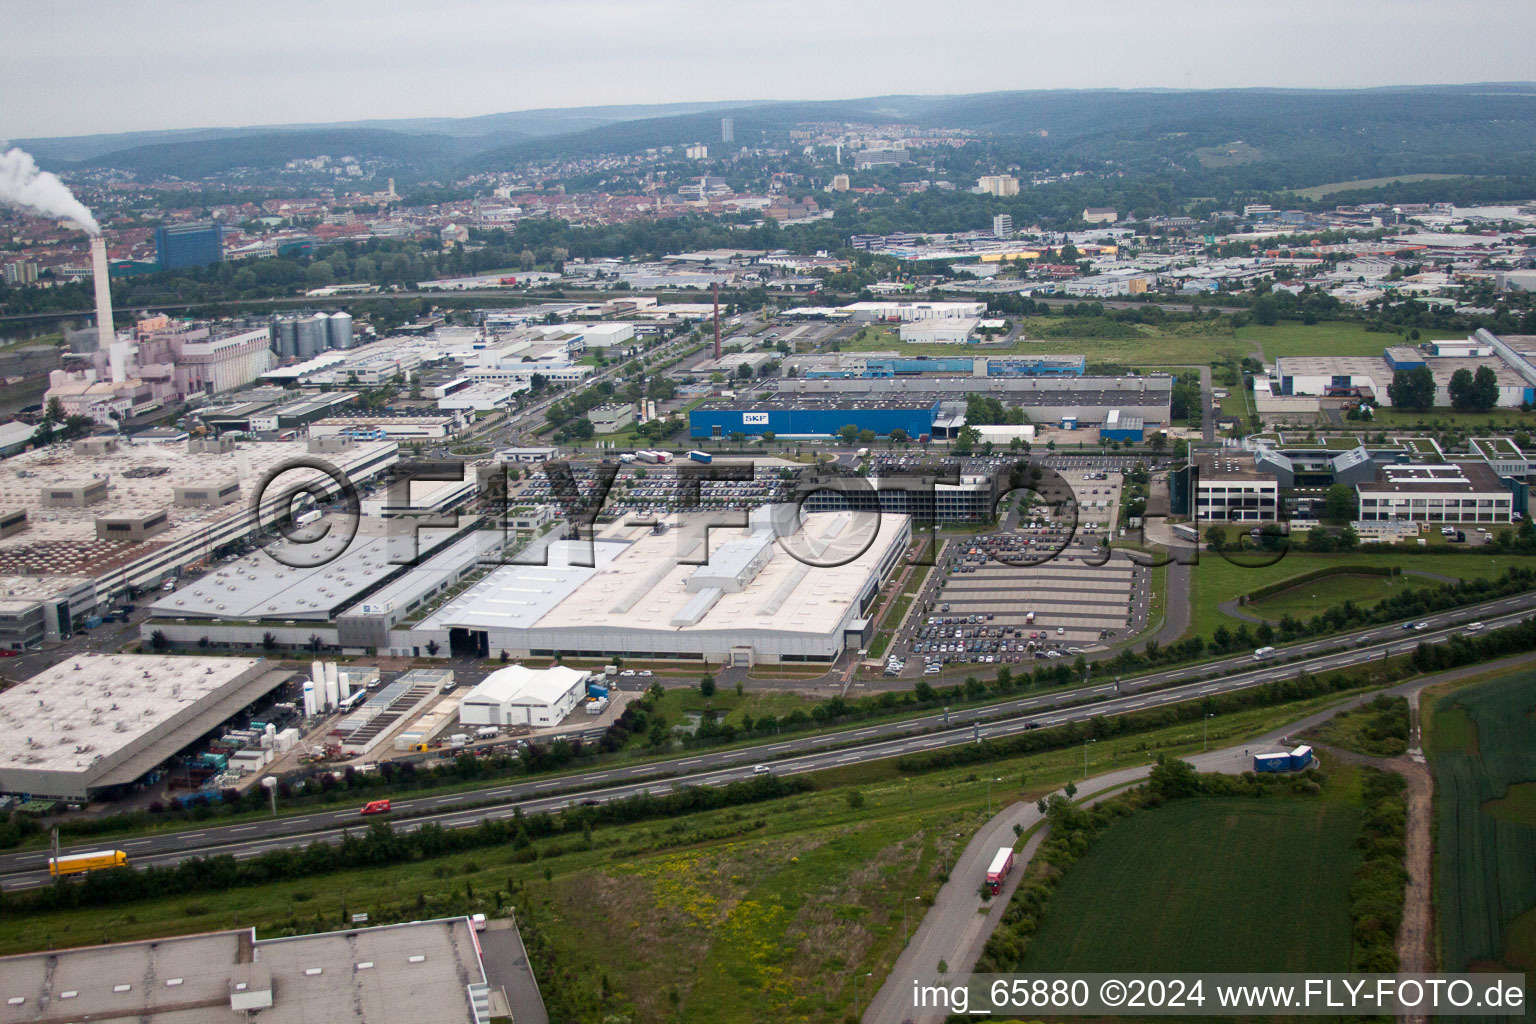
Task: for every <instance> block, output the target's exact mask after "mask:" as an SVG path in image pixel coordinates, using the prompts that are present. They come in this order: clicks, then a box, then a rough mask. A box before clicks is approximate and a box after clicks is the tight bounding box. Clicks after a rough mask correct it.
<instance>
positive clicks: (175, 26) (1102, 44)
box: [0, 0, 1536, 139]
mask: <svg viewBox="0 0 1536 1024" xmlns="http://www.w3.org/2000/svg"><path fill="white" fill-rule="evenodd" d="M0 24H3V25H4V26H5V30H6V31H5V35H6V41H5V46H4V56H3V59H0V139H3V138H22V137H29V136H56V135H79V134H90V133H96V132H116V131H135V130H144V129H162V128H191V127H205V126H216V125H252V124H283V123H298V122H312V121H343V120H357V119H363V118H391V117H422V116H464V115H474V114H487V113H496V112H499V111H506V110H525V109H530V108H535V107H570V106H586V105H593V104H612V103H661V102H673V101H687V100H734V99H741V100H756V99H763V100H769V99H838V98H852V97H859V96H872V95H879V94H883V93H965V92H983V91H990V90H998V89H1047V88H1137V87H1148V86H1152V87H1170V88H1196V89H1201V88H1221V87H1230V86H1293V87H1356V86H1375V85H1397V84H1409V83H1412V84H1423V83H1442V82H1488V81H1526V80H1530V79H1533V78H1536V53H1533V50H1532V47H1531V44H1532V41H1533V39H1536V32H1533V29H1536V3H1532V2H1531V0H1449V2H1447V0H1285V2H1278V0H1165V2H1164V0H1089V2H1082V3H1074V2H1068V0H1049V2H1037V0H958V2H957V0H880V2H867V0H782V2H769V0H714V2H711V3H697V2H693V0H632V2H619V0H545V2H539V3H528V2H523V0H501V2H492V0H435V2H420V0H242V2H239V3H229V2H223V0H138V2H134V0H27V2H19V0H0Z"/></svg>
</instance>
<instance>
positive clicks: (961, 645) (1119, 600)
mask: <svg viewBox="0 0 1536 1024" xmlns="http://www.w3.org/2000/svg"><path fill="white" fill-rule="evenodd" d="M1060 472H1061V477H1062V478H1063V480H1064V482H1065V483H1066V484H1067V485H1069V487H1070V493H1071V495H1072V497H1073V498H1074V499H1075V503H1076V507H1075V510H1074V509H1073V508H1072V507H1069V506H1068V505H1065V504H1060V505H1058V504H1056V502H1055V501H1053V499H1054V498H1055V492H1054V491H1053V489H1052V487H1051V486H1050V485H1049V481H1047V482H1045V484H1044V485H1043V486H1042V488H1041V489H1042V491H1043V500H1040V501H1037V502H1035V503H1034V504H1032V505H1030V506H1029V507H1027V508H1019V509H1011V510H1010V512H1009V514H1008V516H1007V517H1006V519H1005V520H1004V524H1003V525H1004V529H1002V530H999V531H998V532H995V533H990V534H983V535H978V536H975V537H968V538H951V539H950V541H949V543H948V545H947V546H946V548H945V553H944V557H943V559H942V560H941V563H940V564H939V565H938V566H937V567H936V569H935V572H936V574H937V575H938V580H937V582H936V584H935V585H934V586H933V587H932V588H931V589H928V590H925V598H926V600H927V607H926V608H925V609H924V610H923V612H922V613H921V614H920V615H916V616H914V617H913V619H912V620H911V626H910V628H909V629H908V631H907V632H906V633H904V635H903V636H902V637H901V638H899V640H898V642H897V644H895V645H894V646H893V648H892V651H893V654H892V657H891V658H890V659H888V660H887V663H886V664H887V674H888V675H903V676H913V675H937V674H939V672H941V671H942V670H943V668H944V667H945V666H948V665H958V664H983V665H987V664H1033V663H1034V662H1035V661H1040V660H1047V661H1048V660H1052V659H1059V658H1073V657H1076V656H1077V655H1079V654H1091V653H1093V652H1095V651H1098V650H1103V649H1104V648H1105V646H1106V645H1107V644H1110V643H1113V642H1115V641H1116V640H1119V639H1122V638H1124V637H1126V636H1128V635H1129V634H1131V633H1133V632H1136V631H1138V630H1140V629H1142V628H1144V627H1145V625H1146V617H1147V609H1148V606H1149V604H1150V594H1149V593H1148V587H1149V583H1150V580H1149V572H1148V570H1146V569H1144V568H1142V567H1140V566H1137V565H1135V564H1134V563H1133V562H1131V561H1130V560H1129V559H1127V558H1124V557H1110V553H1109V549H1108V547H1107V544H1106V541H1107V539H1108V537H1109V536H1110V535H1111V532H1112V531H1113V530H1114V528H1115V527H1116V525H1117V524H1116V519H1117V517H1118V513H1119V503H1120V492H1121V486H1122V478H1121V476H1120V474H1119V473H1117V472H1114V471H1113V470H1106V469H1098V468H1087V467H1084V468H1072V469H1064V470H1062V471H1060ZM1048 503H1049V504H1048ZM1074 511H1075V513H1076V521H1075V522H1076V528H1075V529H1074V528H1073V527H1074V517H1073V513H1074Z"/></svg>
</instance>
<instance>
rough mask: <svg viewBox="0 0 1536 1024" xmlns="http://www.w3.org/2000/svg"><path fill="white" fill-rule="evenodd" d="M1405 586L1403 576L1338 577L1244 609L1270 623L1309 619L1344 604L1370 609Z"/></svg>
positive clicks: (1302, 587) (1290, 591)
mask: <svg viewBox="0 0 1536 1024" xmlns="http://www.w3.org/2000/svg"><path fill="white" fill-rule="evenodd" d="M1404 582H1405V581H1404V580H1403V578H1402V577H1401V576H1398V577H1393V576H1364V575H1355V574H1352V573H1338V574H1336V575H1333V576H1324V577H1322V578H1321V579H1315V580H1311V581H1309V582H1307V583H1303V584H1301V585H1299V586H1297V587H1293V588H1292V589H1290V590H1282V591H1281V592H1280V593H1278V594H1272V595H1270V596H1269V597H1265V598H1261V599H1260V600H1258V601H1252V602H1250V603H1248V604H1246V605H1244V606H1243V610H1244V611H1246V612H1248V613H1249V614H1250V615H1257V616H1259V617H1260V618H1263V619H1269V620H1270V621H1271V622H1279V621H1280V619H1282V618H1283V617H1285V616H1286V615H1291V616H1294V617H1296V618H1298V619H1310V618H1311V617H1312V616H1314V615H1316V614H1317V613H1318V612H1320V611H1327V610H1328V606H1329V605H1333V604H1342V603H1344V602H1345V601H1353V602H1355V604H1357V605H1360V606H1361V607H1369V606H1371V605H1373V604H1375V603H1376V602H1377V601H1380V600H1381V599H1382V598H1383V597H1386V596H1387V595H1388V594H1390V593H1392V592H1393V590H1401V589H1402V588H1403V586H1404ZM1414 582H1415V580H1414V578H1413V577H1409V578H1408V580H1407V585H1408V586H1412V585H1413V583H1414ZM1417 582H1420V583H1423V584H1425V585H1428V584H1430V583H1431V581H1429V580H1424V579H1423V578H1422V577H1421V578H1419V580H1418V581H1417ZM1314 595H1315V596H1314Z"/></svg>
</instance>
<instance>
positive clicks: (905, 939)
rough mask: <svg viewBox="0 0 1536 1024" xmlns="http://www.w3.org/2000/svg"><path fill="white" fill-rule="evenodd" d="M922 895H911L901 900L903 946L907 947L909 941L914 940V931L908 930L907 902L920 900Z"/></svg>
mask: <svg viewBox="0 0 1536 1024" xmlns="http://www.w3.org/2000/svg"><path fill="white" fill-rule="evenodd" d="M920 899H922V897H921V896H911V897H908V898H907V899H904V900H902V901H901V948H903V949H905V948H907V943H908V942H910V941H912V933H911V932H909V931H907V904H908V903H910V902H912V901H913V900H920Z"/></svg>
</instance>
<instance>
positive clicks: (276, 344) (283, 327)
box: [272, 316, 299, 359]
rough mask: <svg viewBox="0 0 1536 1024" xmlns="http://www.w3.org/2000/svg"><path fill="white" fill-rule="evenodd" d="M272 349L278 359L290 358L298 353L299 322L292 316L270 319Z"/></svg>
mask: <svg viewBox="0 0 1536 1024" xmlns="http://www.w3.org/2000/svg"><path fill="white" fill-rule="evenodd" d="M272 351H274V352H276V353H277V358H279V359H292V358H294V357H295V356H297V355H298V354H299V322H298V321H297V320H295V319H293V318H292V317H287V316H284V317H278V318H277V319H276V320H274V321H272Z"/></svg>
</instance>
